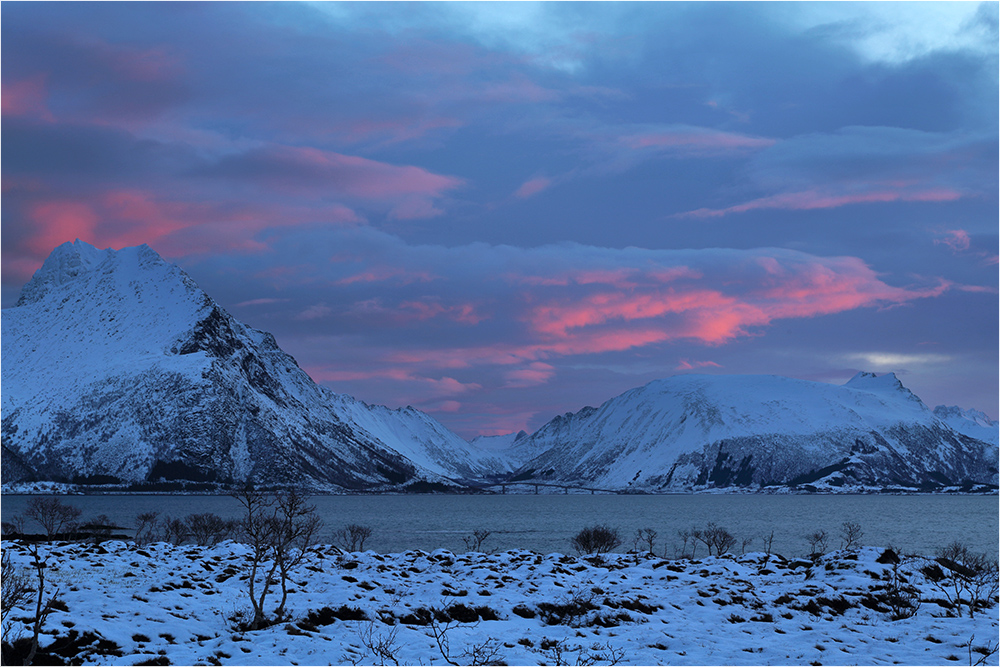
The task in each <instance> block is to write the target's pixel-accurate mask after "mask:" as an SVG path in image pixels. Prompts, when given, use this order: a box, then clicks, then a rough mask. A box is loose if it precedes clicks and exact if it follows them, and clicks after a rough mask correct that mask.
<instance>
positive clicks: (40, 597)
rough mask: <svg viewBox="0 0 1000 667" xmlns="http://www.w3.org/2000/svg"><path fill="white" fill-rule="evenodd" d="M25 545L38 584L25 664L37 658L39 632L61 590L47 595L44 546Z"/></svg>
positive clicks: (53, 607) (35, 589)
mask: <svg viewBox="0 0 1000 667" xmlns="http://www.w3.org/2000/svg"><path fill="white" fill-rule="evenodd" d="M53 534H55V533H53ZM25 546H26V547H27V549H28V552H29V553H30V554H31V569H32V570H33V571H34V573H35V581H36V584H35V586H34V592H35V613H34V616H33V617H32V625H31V633H32V635H31V642H30V645H29V648H28V654H27V656H25V658H24V664H25V665H30V664H31V663H32V662H33V661H34V659H35V653H37V652H38V636H39V634H41V631H42V627H43V626H44V625H45V620H46V619H47V618H48V617H49V615H50V614H51V613H52V611H53V610H54V609H55V606H54V603H55V601H56V598H57V596H58V595H59V590H58V589H56V591H55V593H53V594H52V595H50V596H48V597H46V595H45V570H46V569H47V568H48V563H47V562H46V555H45V553H44V552H43V551H42V547H41V546H39V545H38V544H30V543H29V544H27V545H25Z"/></svg>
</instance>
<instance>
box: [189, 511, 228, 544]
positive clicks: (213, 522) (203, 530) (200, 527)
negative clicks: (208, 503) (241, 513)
mask: <svg viewBox="0 0 1000 667" xmlns="http://www.w3.org/2000/svg"><path fill="white" fill-rule="evenodd" d="M184 524H185V527H186V529H187V534H188V535H190V536H191V539H193V540H194V542H195V544H198V545H200V546H215V545H216V544H218V543H219V542H222V541H224V540H228V539H229V538H230V537H232V536H233V534H234V533H235V532H236V529H237V526H238V522H236V521H232V520H230V519H223V518H222V517H221V516H219V515H218V514H213V513H212V512H206V513H204V514H189V515H188V517H187V518H186V519H184Z"/></svg>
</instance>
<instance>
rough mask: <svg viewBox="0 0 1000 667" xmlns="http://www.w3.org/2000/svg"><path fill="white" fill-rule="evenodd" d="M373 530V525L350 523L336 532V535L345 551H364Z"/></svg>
mask: <svg viewBox="0 0 1000 667" xmlns="http://www.w3.org/2000/svg"><path fill="white" fill-rule="evenodd" d="M373 532H375V531H373V530H372V528H371V526H362V525H360V524H357V523H349V524H347V525H346V526H344V527H343V528H341V529H340V530H338V531H337V532H336V533H334V537H335V538H336V541H337V542H338V543H339V544H340V546H341V547H342V548H343V549H344V551H364V549H365V541H366V540H367V539H368V538H369V537H371V536H372V533H373Z"/></svg>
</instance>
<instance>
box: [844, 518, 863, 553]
mask: <svg viewBox="0 0 1000 667" xmlns="http://www.w3.org/2000/svg"><path fill="white" fill-rule="evenodd" d="M862 535H864V531H863V530H861V524H857V523H854V522H853V521H845V522H844V524H843V525H842V526H841V527H840V538H841V546H840V548H841V549H854V548H857V547H859V546H861V536H862Z"/></svg>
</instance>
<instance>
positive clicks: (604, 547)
mask: <svg viewBox="0 0 1000 667" xmlns="http://www.w3.org/2000/svg"><path fill="white" fill-rule="evenodd" d="M570 542H571V543H572V545H573V548H574V549H576V551H577V553H579V554H606V553H610V552H611V551H613V550H614V549H617V548H618V547H619V546H621V543H622V538H621V537H620V536H619V534H618V529H617V528H612V527H610V526H606V525H599V526H590V527H589V528H584V529H583V530H581V531H580V532H579V533H577V534H576V536H575V537H573V539H572V540H570Z"/></svg>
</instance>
